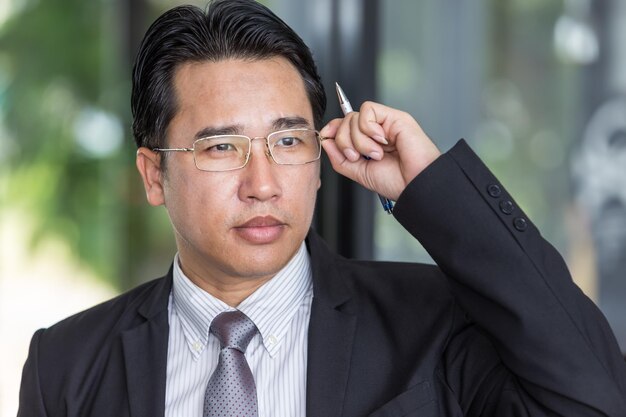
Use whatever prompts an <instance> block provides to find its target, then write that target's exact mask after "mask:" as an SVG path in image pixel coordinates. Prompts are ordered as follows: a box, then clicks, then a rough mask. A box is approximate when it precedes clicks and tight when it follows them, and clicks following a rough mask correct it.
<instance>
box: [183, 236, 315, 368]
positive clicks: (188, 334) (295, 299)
mask: <svg viewBox="0 0 626 417" xmlns="http://www.w3.org/2000/svg"><path fill="white" fill-rule="evenodd" d="M312 293H313V285H312V272H311V261H310V257H309V254H308V252H307V250H306V245H305V243H304V242H302V245H301V246H300V248H299V249H298V251H297V252H296V254H295V255H294V257H293V258H292V259H291V260H290V261H289V262H288V263H287V265H285V266H284V267H283V268H282V269H281V270H280V271H279V272H278V273H277V274H276V275H275V276H274V277H273V278H272V279H270V280H269V281H268V282H266V283H265V284H263V285H262V286H261V287H259V288H258V289H257V290H256V291H255V292H254V293H252V294H251V295H250V296H248V298H246V299H245V300H243V301H242V302H241V304H239V306H238V309H239V310H240V311H242V312H243V313H244V314H246V315H247V316H248V317H249V318H250V320H252V321H253V322H254V324H255V325H256V327H257V329H258V330H259V333H260V334H261V338H262V341H263V346H264V347H265V349H266V350H267V351H268V353H269V354H270V356H271V357H274V356H275V355H276V354H277V353H278V351H279V350H280V346H281V344H282V341H283V340H284V338H285V335H286V334H287V331H288V330H289V324H290V323H291V321H292V319H293V317H294V315H295V314H296V312H297V311H298V309H299V308H300V307H301V306H302V305H303V304H304V303H310V302H311V298H312ZM172 308H173V309H174V312H175V313H176V314H177V316H178V318H179V320H180V323H181V326H182V329H183V333H184V335H185V339H186V342H187V346H188V347H189V349H190V351H191V353H192V355H193V356H194V357H195V358H197V357H198V356H199V355H200V354H201V353H202V351H203V350H204V349H205V348H206V345H207V343H208V340H209V327H210V325H211V321H212V320H213V319H214V318H215V316H217V315H218V314H220V313H222V312H224V311H229V310H233V308H232V307H230V306H228V305H227V304H226V303H224V302H223V301H221V300H219V299H218V298H216V297H214V296H212V295H211V294H209V293H208V292H206V291H204V290H202V289H201V288H200V287H198V286H196V285H195V284H194V283H193V282H192V281H191V280H190V279H189V278H187V276H185V274H184V273H183V271H182V269H181V268H180V265H179V261H178V255H176V257H175V258H174V271H173V285H172Z"/></svg>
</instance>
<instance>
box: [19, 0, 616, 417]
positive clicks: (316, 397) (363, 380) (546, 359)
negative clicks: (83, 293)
mask: <svg viewBox="0 0 626 417" xmlns="http://www.w3.org/2000/svg"><path fill="white" fill-rule="evenodd" d="M324 108H325V95H324V91H323V88H322V86H321V83H320V78H319V76H318V74H317V71H316V69H315V65H314V63H313V60H312V57H311V55H310V52H309V50H308V49H307V48H306V46H305V45H304V44H303V43H302V41H301V40H300V38H298V37H297V35H296V34H295V33H293V32H292V30H291V29H290V28H288V27H287V26H286V25H285V24H284V23H283V22H282V21H280V20H279V19H278V18H277V17H275V16H274V15H273V14H272V13H271V12H270V11H269V10H267V9H266V8H264V7H263V6H260V5H259V4H256V3H254V2H251V1H245V0H235V1H220V0H217V1H214V2H212V3H211V4H210V6H209V7H208V9H207V11H206V13H205V12H202V11H201V10H199V9H197V8H193V7H180V8H176V9H173V10H171V11H169V12H167V13H165V14H164V15H163V16H161V17H160V18H159V19H158V20H157V21H156V22H155V23H154V24H153V25H152V27H151V28H150V29H149V30H148V33H147V34H146V37H145V39H144V41H143V44H142V45H141V48H140V51H139V54H138V57H137V61H136V64H135V69H134V76H133V96H132V109H133V115H134V125H133V129H134V134H135V138H136V140H137V144H138V147H139V149H138V151H137V168H138V170H139V172H140V174H141V177H142V179H143V183H144V186H145V190H146V195H147V199H148V202H149V203H150V204H152V205H155V206H159V205H163V206H165V208H166V210H167V212H168V214H169V217H170V220H171V223H172V227H173V229H174V233H175V238H176V244H177V248H178V254H177V255H176V257H175V258H174V262H173V265H172V268H171V270H170V271H169V272H168V274H167V275H166V276H165V277H163V278H160V279H158V280H155V281H152V282H149V283H147V284H144V285H143V286H141V287H139V288H136V289H134V290H131V291H130V292H128V293H126V294H123V295H121V296H119V297H117V298H115V299H113V300H111V301H108V302H106V303H104V304H101V305H99V306H96V307H94V308H92V309H90V310H87V311H85V312H82V313H79V314H78V315H76V316H73V317H70V318H69V319H66V320H64V321H63V322H61V323H59V324H57V325H55V326H53V327H51V328H49V329H45V330H40V331H38V332H37V333H36V334H35V336H34V337H33V340H32V343H31V348H30V354H29V358H28V360H27V363H26V365H25V368H24V375H23V380H22V388H21V393H20V412H19V415H20V416H23V417H26V416H116V417H119V416H146V417H148V416H149V417H153V416H164V415H165V416H185V417H191V416H198V417H199V416H210V415H258V416H298V415H300V416H302V415H307V416H320V417H321V416H324V417H327V416H365V415H372V416H538V415H561V416H615V417H617V416H625V415H626V400H625V396H626V366H625V365H624V363H623V360H622V359H621V356H620V353H619V350H618V348H617V344H616V342H615V340H614V338H613V336H612V334H611V331H610V329H609V328H608V325H607V324H606V322H605V320H604V318H603V317H602V315H601V313H600V312H599V311H598V310H597V309H596V308H595V306H594V305H593V303H592V302H591V301H590V300H588V299H587V298H586V297H585V296H584V295H583V294H582V293H581V292H580V291H579V290H578V288H577V287H576V286H575V285H574V284H573V283H572V281H571V278H570V277H569V274H568V272H567V270H566V268H565V265H564V263H563V261H562V259H561V258H560V256H559V255H558V254H557V253H556V252H555V251H554V249H553V248H552V247H550V245H549V244H548V243H546V242H545V241H544V240H543V239H542V238H541V236H540V235H539V233H538V231H537V230H536V229H535V227H534V226H533V225H532V224H531V223H530V221H529V220H528V219H527V218H526V216H525V215H524V213H523V212H522V211H521V210H520V209H519V208H518V207H517V206H516V205H515V203H514V202H513V200H512V198H511V197H510V196H509V195H508V193H507V192H506V190H505V189H504V188H503V187H502V186H501V185H500V184H499V183H498V182H497V180H496V179H495V178H494V177H493V175H492V174H491V173H490V172H489V171H488V170H487V169H486V167H485V166H484V165H483V164H482V163H481V162H480V160H479V159H478V158H477V157H476V155H475V154H473V153H472V151H471V150H470V149H469V148H468V146H467V145H466V144H465V143H464V142H462V141H461V142H459V143H458V144H457V145H456V146H455V147H454V148H453V149H451V150H450V151H448V152H447V153H445V154H440V152H439V150H438V149H437V147H436V146H435V145H434V144H433V143H432V142H431V140H430V139H429V138H428V137H427V136H426V135H425V134H424V132H422V130H421V129H420V127H419V125H418V123H417V122H416V121H415V120H414V119H413V118H412V117H411V116H409V115H408V114H406V113H403V112H400V111H397V110H394V109H391V108H388V107H385V106H383V105H380V104H377V103H369V102H368V103H365V104H363V106H362V107H361V108H360V111H359V112H353V113H350V114H348V115H347V116H346V117H345V118H343V119H335V120H332V121H331V122H330V123H328V124H327V125H326V126H324V127H323V128H321V127H322V126H321V120H322V117H323V114H324ZM315 128H318V129H319V128H321V130H320V132H319V134H318V133H316V132H315V131H314V129H315ZM320 143H321V145H320ZM320 146H323V148H324V151H325V152H326V153H327V155H328V157H329V159H330V161H331V163H332V166H333V168H334V169H335V170H336V171H337V172H339V173H340V174H342V175H345V176H347V177H349V178H351V179H353V180H355V181H357V182H359V183H360V184H362V185H364V186H365V187H367V188H369V189H371V190H372V191H375V192H378V193H379V194H381V195H383V196H385V197H387V198H390V199H393V200H396V201H397V205H396V207H395V209H394V215H395V216H396V218H397V219H398V221H400V223H401V224H403V225H404V226H405V227H406V229H407V230H408V231H409V232H410V233H412V234H413V235H414V236H415V237H416V238H418V239H419V240H420V241H421V242H422V244H423V245H424V247H426V249H427V250H428V251H429V252H430V253H431V255H432V257H433V259H435V261H436V262H437V264H438V266H430V265H417V264H395V263H376V262H362V261H351V260H346V259H343V258H341V257H338V256H336V255H334V254H332V253H331V252H330V251H329V250H328V248H327V247H326V246H325V244H324V243H323V242H322V241H321V239H320V238H319V237H318V236H317V235H316V234H315V232H314V231H310V230H309V227H310V224H311V219H312V216H313V207H314V203H315V194H316V191H317V189H318V188H319V187H320V179H319V164H320V163H319V153H320ZM361 155H366V156H369V157H370V158H371V159H365V158H362V157H361ZM242 313H243V314H242ZM224 317H228V319H224ZM232 317H235V318H232ZM224 322H227V323H226V324H224ZM233 323H234V324H233ZM228 326H231V327H228ZM232 326H235V327H234V328H235V330H232V329H233V327H232ZM244 328H245V330H244ZM225 329H226V330H225ZM231 331H232V333H233V334H234V333H237V335H240V334H244V336H242V340H244V339H245V340H244V341H236V342H232V340H234V339H231V341H226V342H225V341H224V340H225V339H228V338H230V337H235V336H233V335H232V334H230V332H231ZM222 345H223V346H222ZM243 352H245V355H244V354H243ZM233 364H235V365H234V367H233ZM252 379H253V381H252ZM233 395H234V396H235V397H233ZM229 401H230V403H229ZM224 407H225V408H224ZM220 413H221V414H220Z"/></svg>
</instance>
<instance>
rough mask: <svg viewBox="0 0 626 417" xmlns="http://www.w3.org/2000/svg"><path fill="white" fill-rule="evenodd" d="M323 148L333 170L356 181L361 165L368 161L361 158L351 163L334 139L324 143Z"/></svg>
mask: <svg viewBox="0 0 626 417" xmlns="http://www.w3.org/2000/svg"><path fill="white" fill-rule="evenodd" d="M322 147H323V148H324V152H326V155H327V156H328V160H329V161H330V164H331V165H332V167H333V169H334V170H335V171H336V172H338V173H339V174H341V175H343V176H345V177H347V178H350V179H351V180H353V181H356V179H357V173H358V171H359V169H360V165H362V164H364V163H366V162H367V161H365V160H364V159H363V158H360V157H359V158H357V160H356V162H352V161H350V160H349V159H348V158H346V156H345V154H344V153H343V152H342V151H341V150H340V149H339V147H338V146H337V142H336V141H335V140H332V139H328V140H325V141H323V142H322Z"/></svg>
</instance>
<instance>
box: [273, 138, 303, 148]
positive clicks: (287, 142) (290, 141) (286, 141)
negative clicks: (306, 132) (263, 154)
mask: <svg viewBox="0 0 626 417" xmlns="http://www.w3.org/2000/svg"><path fill="white" fill-rule="evenodd" d="M300 142H301V140H300V139H298V138H297V137H294V136H287V137H284V138H280V139H279V140H278V141H277V142H276V146H281V147H283V148H290V147H293V146H296V145H298V144H299V143H300Z"/></svg>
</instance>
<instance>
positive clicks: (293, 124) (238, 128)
mask: <svg viewBox="0 0 626 417" xmlns="http://www.w3.org/2000/svg"><path fill="white" fill-rule="evenodd" d="M301 127H303V128H311V123H310V122H309V121H308V120H307V119H305V118H304V117H300V116H289V117H279V118H278V119H276V120H274V121H273V122H272V129H273V130H281V129H294V128H301ZM243 131H244V128H243V126H242V125H229V126H207V127H205V128H202V129H201V130H199V131H198V132H197V133H196V134H195V136H194V140H195V139H202V138H206V137H209V136H218V135H242V134H243V133H242V132H243Z"/></svg>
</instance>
